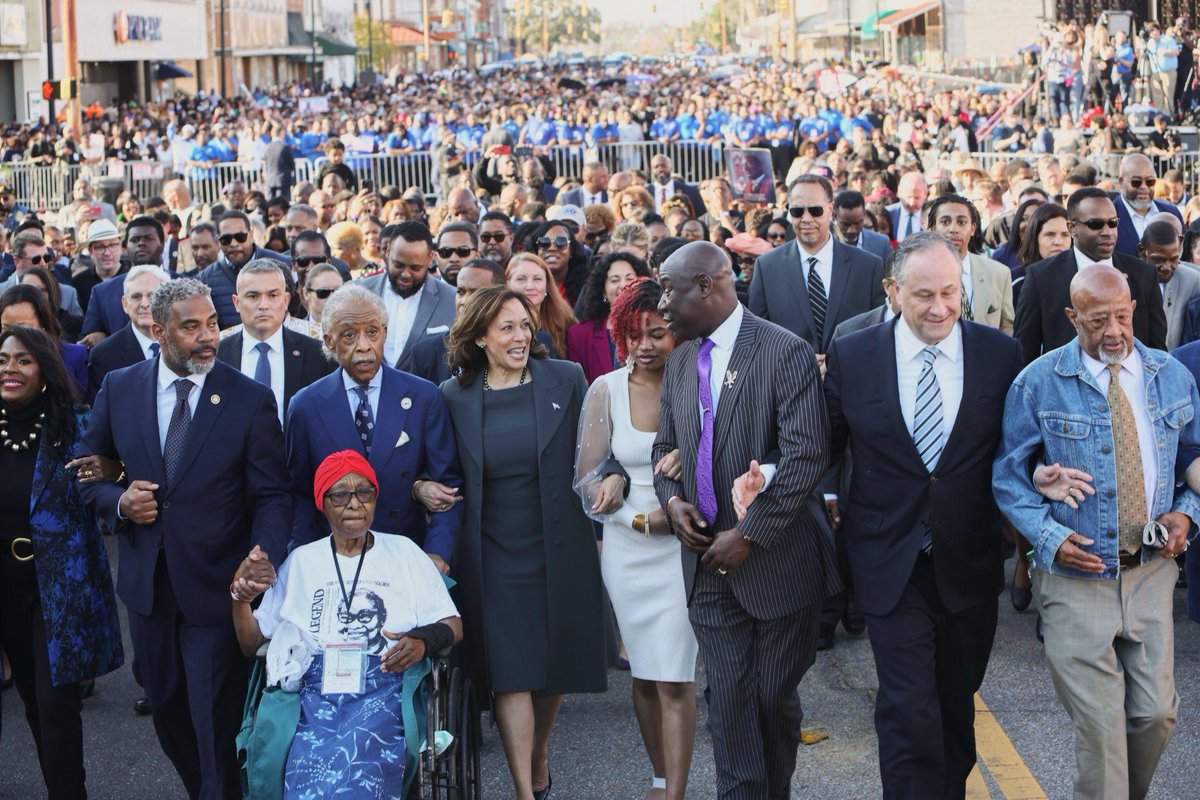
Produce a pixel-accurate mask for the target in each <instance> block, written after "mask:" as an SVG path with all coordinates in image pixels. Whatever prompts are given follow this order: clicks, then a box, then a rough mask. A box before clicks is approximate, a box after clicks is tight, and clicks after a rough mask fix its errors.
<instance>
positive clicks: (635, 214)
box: [615, 185, 654, 224]
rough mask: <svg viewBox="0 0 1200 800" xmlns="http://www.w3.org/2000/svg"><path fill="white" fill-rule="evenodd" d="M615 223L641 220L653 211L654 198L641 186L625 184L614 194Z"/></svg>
mask: <svg viewBox="0 0 1200 800" xmlns="http://www.w3.org/2000/svg"><path fill="white" fill-rule="evenodd" d="M615 205H616V212H617V223H618V224H619V223H622V222H641V221H642V218H643V217H645V216H646V215H647V214H653V213H654V198H653V197H652V196H651V195H650V193H649V192H648V191H646V189H645V187H643V186H636V185H634V186H626V187H625V188H624V189H622V190H621V191H619V192H617V196H616V203H615Z"/></svg>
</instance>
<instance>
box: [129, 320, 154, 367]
mask: <svg viewBox="0 0 1200 800" xmlns="http://www.w3.org/2000/svg"><path fill="white" fill-rule="evenodd" d="M129 330H131V331H133V338H135V339H137V343H138V347H140V348H142V357H143V358H145V359H147V360H149V359H151V358H154V351H153V350H151V349H150V345H152V344H158V342H156V341H154V340H153V339H151V338H150V337H149V336H147V335H146V334H144V333H142V332H141V331H139V330H138V329H137V326H136V325H134V324H132V323H131V324H130V325H129Z"/></svg>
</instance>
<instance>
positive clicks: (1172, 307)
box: [1163, 262, 1200, 350]
mask: <svg viewBox="0 0 1200 800" xmlns="http://www.w3.org/2000/svg"><path fill="white" fill-rule="evenodd" d="M1198 293H1200V268H1197V267H1195V266H1193V265H1191V264H1184V263H1182V262H1180V264H1179V266H1178V267H1176V268H1175V274H1174V275H1173V276H1172V277H1171V280H1169V281H1167V285H1166V287H1164V289H1163V312H1164V313H1165V314H1166V315H1167V349H1168V350H1174V349H1175V348H1176V347H1178V346H1179V345H1180V344H1181V343H1182V340H1183V331H1184V323H1185V319H1186V314H1187V308H1188V304H1189V303H1190V301H1191V299H1192V298H1193V297H1195V296H1196V295H1197V294H1198Z"/></svg>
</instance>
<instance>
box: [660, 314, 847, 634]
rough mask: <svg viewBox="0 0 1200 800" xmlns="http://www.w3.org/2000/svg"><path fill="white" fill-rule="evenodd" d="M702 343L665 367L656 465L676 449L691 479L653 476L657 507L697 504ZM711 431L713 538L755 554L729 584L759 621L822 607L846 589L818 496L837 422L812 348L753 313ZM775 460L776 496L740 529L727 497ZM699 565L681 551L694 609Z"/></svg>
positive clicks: (678, 351)
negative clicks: (730, 535) (753, 465)
mask: <svg viewBox="0 0 1200 800" xmlns="http://www.w3.org/2000/svg"><path fill="white" fill-rule="evenodd" d="M699 350H700V345H699V341H698V340H695V339H693V340H691V341H688V342H684V343H682V344H680V345H679V346H678V347H676V348H675V350H674V352H672V353H671V355H670V357H669V358H668V359H667V370H666V375H665V376H664V378H663V388H662V411H661V415H660V418H659V424H658V435H657V437H656V438H655V440H654V451H653V456H652V457H653V458H654V460H655V461H656V462H657V460H658V459H660V458H662V457H663V456H664V455H666V454H667V453H669V452H671V451H672V450H674V449H676V448H678V449H679V455H680V459H681V461H682V464H683V476H684V478H683V480H682V481H673V480H671V479H669V478H667V477H666V476H665V475H662V474H659V475H655V476H654V489H655V491H656V492H657V494H658V499H659V502H660V503H661V504H662V505H663V507H664V508H665V507H666V504H667V502H668V501H669V500H670V499H671V498H672V497H676V496H678V497H681V498H683V499H684V500H686V501H687V502H689V503H695V502H696V497H697V495H696V481H695V477H694V476H695V474H696V457H697V448H698V446H699V441H700V428H701V424H700V406H699V403H698V402H697V389H696V387H697V381H698V380H699V379H698V377H697V371H696V360H697V356H698V354H699ZM729 371H730V372H731V373H736V375H737V377H736V378H735V379H734V380H733V385H732V386H726V387H724V388H722V390H721V394H720V396H719V398H718V403H717V416H716V421H715V425H714V428H713V464H712V467H713V486H714V488H715V489H716V493H717V518H716V520H715V522H714V524H713V530H715V531H723V530H728V529H730V528H734V527H736V528H738V529H739V530H740V531H742V533H743V534H744V535H745V536H746V537H747V538H749V539H750V541H751V542H753V550H752V552H751V554H750V556H749V558H747V559H746V561H745V563H744V564H742V566H741V568H740V569H738V570H737V572H735V573H733V574H732V575H730V576H729V578H728V579H729V585H730V588H731V589H732V591H733V594H734V596H736V597H737V599H738V602H739V603H741V605H742V607H743V608H744V609H745V610H746V611H747V612H748V613H749V614H750V615H751V616H753V617H754V618H755V619H764V620H765V619H775V618H778V617H781V616H784V615H787V614H791V613H795V612H797V611H799V610H801V609H803V608H806V607H808V606H811V605H813V604H814V603H819V602H821V601H822V600H824V599H825V598H826V597H828V596H830V595H832V594H836V593H837V592H838V591H839V590H840V588H841V587H840V585H839V581H838V570H837V560H836V557H835V555H834V549H833V537H832V532H831V531H830V529H829V525H828V522H827V519H826V517H825V513H824V510H823V504H822V502H821V499H820V498H819V496H818V495H817V494H816V493H815V491H814V490H815V489H816V488H817V485H818V482H819V481H820V479H821V475H822V473H823V472H824V470H825V467H826V464H827V460H828V455H829V453H828V445H829V420H828V418H827V417H826V415H825V408H824V406H825V401H824V398H823V397H822V396H821V380H820V375H819V372H818V370H817V362H816V359H815V358H814V357H813V351H812V348H811V347H810V346H809V345H808V343H807V342H805V341H804V340H802V339H800V338H798V337H796V336H794V335H793V334H791V333H789V332H788V331H786V330H784V329H783V328H780V327H779V326H778V325H772V324H771V323H769V322H766V321H765V320H762V319H759V318H758V317H756V316H754V315H753V314H751V313H749V312H745V315H744V317H743V319H742V326H741V328H740V330H739V331H738V336H737V340H736V343H735V344H734V348H733V354H732V357H731V358H730V360H729ZM768 455H771V456H772V458H771V460H772V461H776V462H777V463H778V467H777V471H776V473H775V478H774V480H773V481H772V483H771V488H770V491H767V492H764V493H763V494H761V495H759V496H758V498H757V499H756V500H755V501H754V503H753V504H752V505H751V506H750V510H749V513H748V514H747V515H746V517H745V518H744V519H743V520H742V521H741V522H738V520H737V515H736V513H735V512H734V509H733V501H732V498H731V497H730V494H729V489H730V487H731V486H733V482H734V480H735V479H736V478H737V477H738V476H739V475H741V474H742V473H744V472H745V471H746V468H747V465H748V464H749V463H750V461H751V459H757V460H759V461H764V460H766V459H767V456H768ZM700 569H704V567H703V565H702V564H701V562H700V558H699V557H698V556H697V555H696V554H695V553H693V552H691V551H690V550H683V578H684V583H685V585H686V588H687V596H688V601H689V603H690V601H691V596H692V587H693V585H694V581H695V577H696V574H697V571H698V570H700Z"/></svg>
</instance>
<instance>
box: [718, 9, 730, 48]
mask: <svg viewBox="0 0 1200 800" xmlns="http://www.w3.org/2000/svg"><path fill="white" fill-rule="evenodd" d="M720 5H721V55H725V51H726V50H727V49H728V47H729V45H728V44H727V43H726V38H725V37H726V34H725V0H720Z"/></svg>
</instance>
